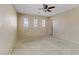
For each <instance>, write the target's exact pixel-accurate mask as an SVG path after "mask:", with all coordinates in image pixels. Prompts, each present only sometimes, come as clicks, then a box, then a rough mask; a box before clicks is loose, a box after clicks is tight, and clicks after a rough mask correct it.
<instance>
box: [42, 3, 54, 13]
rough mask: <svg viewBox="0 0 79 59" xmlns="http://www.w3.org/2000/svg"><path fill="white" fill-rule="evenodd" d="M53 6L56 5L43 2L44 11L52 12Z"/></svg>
mask: <svg viewBox="0 0 79 59" xmlns="http://www.w3.org/2000/svg"><path fill="white" fill-rule="evenodd" d="M53 8H55V6H50V7H49V6H48V5H47V4H43V11H44V12H51V11H52V10H51V9H53Z"/></svg>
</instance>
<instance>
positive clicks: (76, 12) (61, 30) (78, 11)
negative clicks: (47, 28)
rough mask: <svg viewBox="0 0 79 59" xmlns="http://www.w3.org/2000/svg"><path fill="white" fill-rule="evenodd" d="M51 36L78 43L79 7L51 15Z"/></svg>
mask: <svg viewBox="0 0 79 59" xmlns="http://www.w3.org/2000/svg"><path fill="white" fill-rule="evenodd" d="M51 19H52V20H53V36H54V37H57V38H60V39H65V40H69V41H72V42H74V43H78V44H79V7H77V8H73V9H71V10H68V11H66V12H63V13H60V14H58V15H55V16H52V17H51Z"/></svg>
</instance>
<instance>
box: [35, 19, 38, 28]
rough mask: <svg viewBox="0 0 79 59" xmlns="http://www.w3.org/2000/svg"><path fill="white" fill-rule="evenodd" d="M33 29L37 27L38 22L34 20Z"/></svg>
mask: <svg viewBox="0 0 79 59" xmlns="http://www.w3.org/2000/svg"><path fill="white" fill-rule="evenodd" d="M34 27H38V20H37V19H34Z"/></svg>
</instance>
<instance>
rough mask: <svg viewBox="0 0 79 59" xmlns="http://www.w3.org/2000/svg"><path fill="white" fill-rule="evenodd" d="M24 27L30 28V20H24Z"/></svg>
mask: <svg viewBox="0 0 79 59" xmlns="http://www.w3.org/2000/svg"><path fill="white" fill-rule="evenodd" d="M24 27H28V18H27V17H26V18H24Z"/></svg>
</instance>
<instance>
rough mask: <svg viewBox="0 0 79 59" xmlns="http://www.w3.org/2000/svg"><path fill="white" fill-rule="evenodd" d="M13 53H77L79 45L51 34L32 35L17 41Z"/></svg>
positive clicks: (78, 52)
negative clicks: (42, 35)
mask: <svg viewBox="0 0 79 59" xmlns="http://www.w3.org/2000/svg"><path fill="white" fill-rule="evenodd" d="M12 54H15V55H65V54H66V55H67V54H68V55H69V54H71V55H72V54H73V55H74V54H79V45H77V44H75V43H72V42H69V41H66V40H62V39H57V38H54V37H52V36H44V37H35V38H34V37H33V38H27V39H21V40H18V41H17V44H16V46H15V49H14V51H13V53H12Z"/></svg>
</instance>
